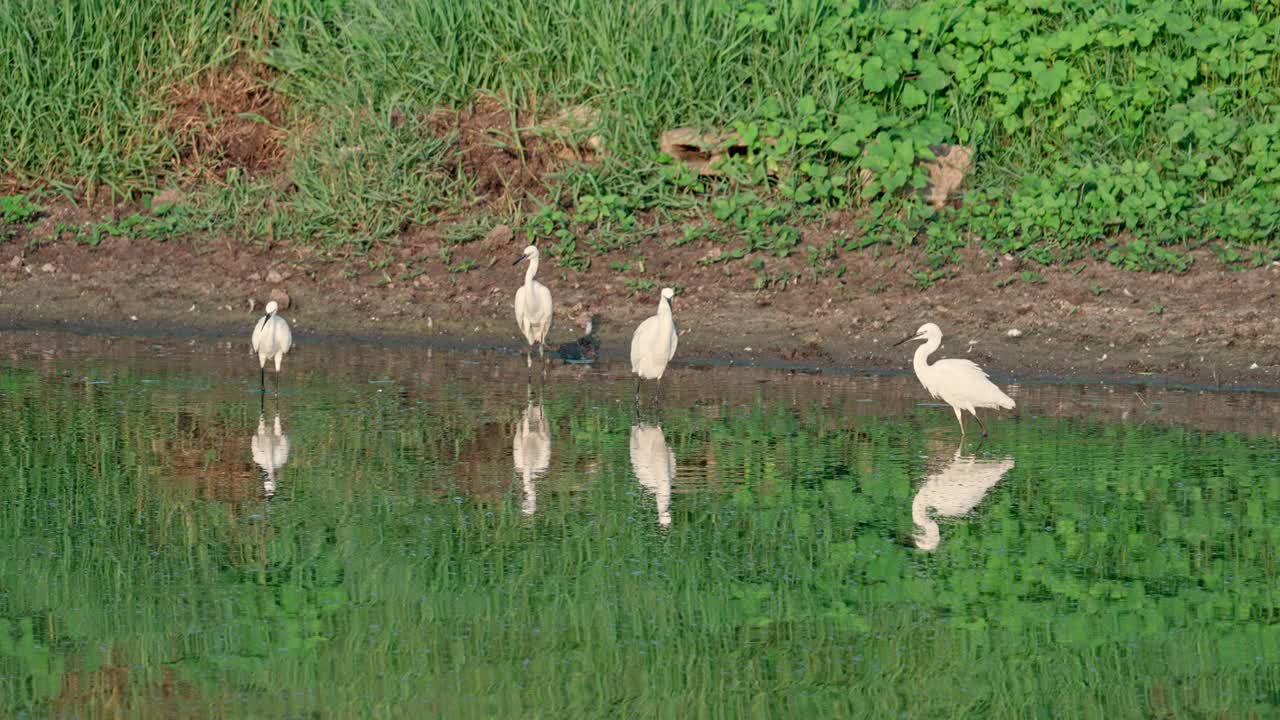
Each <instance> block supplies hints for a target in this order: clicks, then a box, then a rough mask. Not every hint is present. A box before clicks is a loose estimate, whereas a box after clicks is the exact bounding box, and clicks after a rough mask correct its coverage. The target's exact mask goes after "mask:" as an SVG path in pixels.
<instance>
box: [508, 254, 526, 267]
mask: <svg viewBox="0 0 1280 720" xmlns="http://www.w3.org/2000/svg"><path fill="white" fill-rule="evenodd" d="M528 259H529V256H528V255H521V256H520V257H518V258H516V261H515V262H513V263H511V264H512V265H519V264H520V261H522V260H528Z"/></svg>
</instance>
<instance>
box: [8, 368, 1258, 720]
mask: <svg viewBox="0 0 1280 720" xmlns="http://www.w3.org/2000/svg"><path fill="white" fill-rule="evenodd" d="M399 352H401V353H409V351H399ZM311 353H312V355H313V356H314V355H317V354H318V353H317V351H315V350H312V351H311ZM410 354H411V353H410ZM73 365H74V364H72V367H70V368H63V369H62V370H63V371H57V370H49V369H45V368H39V367H35V366H33V367H27V368H22V369H18V368H6V369H5V372H6V376H5V380H4V381H3V382H0V469H2V472H0V528H2V532H3V533H4V536H3V541H4V544H5V547H6V552H5V553H3V555H0V675H2V676H3V679H4V682H3V696H2V697H0V702H3V710H2V711H0V714H3V715H6V716H17V717H23V716H27V717H34V716H45V715H49V714H55V715H89V716H94V715H101V714H108V715H109V714H112V713H123V714H128V715H138V716H151V715H161V714H170V715H181V716H192V715H195V716H245V715H253V716H258V717H272V716H278V717H293V716H300V715H308V714H317V715H320V716H336V717H354V716H358V717H404V716H414V715H416V716H450V717H510V716H516V715H521V716H533V717H544V716H545V717H553V716H555V717H680V718H700V717H780V716H786V715H798V714H802V713H806V714H810V715H812V716H815V717H837V716H850V717H877V718H881V717H925V716H937V717H980V718H991V717H1016V718H1026V717H1046V718H1048V717H1099V718H1101V717H1107V718H1114V717H1140V716H1161V717H1164V716H1173V717H1199V716H1215V717H1217V716H1220V715H1221V716H1226V717H1274V716H1276V715H1277V713H1280V670H1277V667H1278V665H1277V663H1276V658H1280V582H1278V581H1277V551H1278V550H1280V523H1278V522H1277V521H1276V518H1278V517H1280V442H1278V441H1277V439H1276V437H1275V435H1274V434H1273V433H1269V434H1259V433H1249V432H1238V431H1219V430H1203V431H1197V430H1190V429H1185V428H1183V427H1179V426H1178V425H1176V424H1172V423H1160V422H1154V421H1151V420H1150V418H1147V419H1144V420H1143V421H1142V422H1134V423H1126V422H1115V421H1106V420H1101V419H1091V415H1090V413H1089V412H1082V413H1076V414H1075V415H1074V416H1073V417H1061V416H1057V417H1055V416H1051V415H1050V414H1047V413H1045V412H1043V411H1040V412H1037V411H1036V410H1035V408H1037V407H1039V408H1060V407H1063V406H1064V404H1065V402H1066V400H1065V399H1068V398H1069V399H1071V400H1072V402H1076V403H1077V404H1079V403H1081V402H1082V403H1083V404H1084V405H1085V406H1088V405H1090V404H1091V403H1092V404H1096V405H1097V406H1098V408H1099V412H1098V415H1099V416H1104V415H1105V413H1103V412H1102V410H1103V409H1105V408H1106V407H1107V405H1108V403H1110V402H1113V400H1112V399H1111V398H1109V397H1108V396H1107V395H1106V393H1105V392H1102V391H1097V392H1095V391H1093V390H1089V389H1081V388H1054V387H1039V388H1035V387H1026V388H1020V391H1021V394H1020V395H1019V404H1020V406H1021V408H1022V410H1021V413H1022V414H1021V415H1019V416H1016V417H1015V416H1010V415H1007V414H1006V415H998V416H993V417H992V420H993V423H992V424H991V427H992V437H991V438H989V439H988V440H987V441H986V442H985V443H982V444H978V443H976V442H970V443H966V445H965V446H964V448H963V450H962V452H961V454H960V455H959V457H957V448H956V444H957V442H958V440H959V438H958V435H957V433H956V432H955V423H954V418H953V417H952V416H951V414H950V413H949V412H946V411H945V410H943V411H939V410H938V409H936V408H927V407H915V403H916V402H917V401H919V400H921V399H923V398H922V393H921V391H919V389H918V388H917V387H915V386H914V385H913V384H912V383H911V382H908V381H905V380H904V381H902V382H897V381H892V382H889V381H886V382H880V383H873V384H867V385H863V384H860V383H859V381H855V380H849V381H847V382H844V383H843V384H839V385H838V386H837V387H834V388H833V387H826V386H820V385H817V384H816V383H817V382H818V381H816V380H813V379H807V378H792V377H788V376H786V375H782V374H774V375H771V376H770V377H772V379H774V380H775V381H776V382H775V383H774V384H772V385H770V386H769V387H768V388H761V387H758V386H757V385H756V384H755V382H754V381H753V380H746V381H742V380H736V379H735V378H736V377H737V376H735V375H734V374H733V373H716V372H706V371H695V370H690V369H685V368H681V369H678V370H677V371H676V372H675V373H673V374H674V377H673V378H672V381H673V387H672V388H671V389H670V396H669V397H667V398H666V399H665V402H664V408H663V409H662V410H661V411H660V412H654V411H653V410H651V409H649V408H641V409H637V408H635V407H634V406H633V405H632V403H631V401H630V392H631V390H632V387H631V385H630V383H629V381H625V380H621V379H619V378H620V376H621V375H622V373H615V374H612V375H606V374H604V373H602V372H600V371H589V372H586V373H585V374H577V375H570V374H566V373H565V372H559V371H557V373H558V374H557V373H553V374H552V376H551V378H550V379H549V380H548V381H547V383H546V384H545V385H544V386H542V387H540V388H539V386H538V385H537V384H536V383H535V385H534V387H533V388H530V389H529V390H528V392H526V389H525V386H524V371H523V367H522V366H521V365H519V364H517V363H516V362H515V361H513V360H510V359H505V358H495V357H490V356H476V357H472V358H470V359H466V360H465V361H462V360H459V359H458V358H447V357H442V356H441V355H440V354H437V356H436V357H435V358H434V359H432V360H429V361H428V360H424V359H420V358H419V359H418V360H415V361H414V362H411V363H405V364H403V365H402V366H397V367H393V368H391V370H390V371H388V370H387V369H386V368H384V367H377V368H371V369H368V371H367V372H365V371H364V369H362V368H356V369H354V370H351V369H335V370H333V372H332V374H331V375H326V374H324V372H323V371H322V369H323V368H324V367H325V365H324V363H323V362H321V361H320V360H319V359H310V358H308V359H307V361H306V363H303V362H301V358H300V359H299V361H298V362H294V363H293V364H292V366H291V367H292V368H293V369H294V372H293V373H286V375H285V387H286V390H288V392H287V393H286V394H284V395H282V396H280V397H278V398H277V397H270V398H267V399H266V402H265V407H261V408H260V404H259V403H260V400H259V398H258V396H257V395H255V394H253V393H252V392H249V391H248V388H249V387H250V385H251V383H250V381H253V382H256V375H254V374H253V373H247V374H245V373H244V372H241V371H243V370H244V367H242V365H244V363H242V362H238V361H237V362H235V363H233V364H228V365H226V366H225V367H224V366H222V365H220V364H218V363H216V362H213V363H210V364H208V365H207V366H204V367H201V368H199V369H197V370H191V369H187V363H186V362H185V361H182V360H179V359H173V360H171V361H167V360H155V361H150V362H149V363H148V364H146V366H145V368H139V367H138V366H137V365H136V364H130V363H129V362H127V361H125V360H123V359H122V360H119V361H112V360H107V361H98V362H97V363H96V365H95V367H94V369H93V371H92V372H90V371H88V370H84V369H81V368H74V367H73ZM308 366H309V368H310V369H305V368H307V367H308ZM415 367H417V368H425V369H419V370H412V369H410V368H415ZM566 372H567V371H566ZM575 372H576V369H575ZM362 373H363V374H362ZM250 375H252V377H249V376H250ZM84 378H91V379H92V380H93V382H88V381H86V380H85V379H84ZM246 378H247V379H246ZM371 378H373V379H377V378H390V379H391V380H392V381H393V382H391V383H381V384H370V383H369V382H368V380H369V379H371ZM102 381H105V382H102ZM795 388H799V389H795ZM695 394H696V395H698V398H697V400H698V402H697V403H695V402H693V401H692V400H691V399H690V397H691V396H692V395H695ZM1082 397H1083V401H1081V400H1080V398H1082ZM867 398H870V399H872V400H873V401H874V402H873V403H870V404H867V403H862V404H860V403H859V401H860V400H864V399H867ZM1211 400H1215V396H1207V399H1197V398H1196V397H1187V398H1184V401H1185V402H1187V403H1192V404H1193V406H1194V403H1197V402H1209V401H1211ZM1277 400H1280V398H1278V399H1277ZM1144 402H1145V401H1144ZM1268 402H1271V401H1270V400H1269V399H1266V398H1264V399H1262V400H1256V399H1255V401H1254V404H1255V407H1256V406H1257V403H1262V404H1263V405H1266V404H1267V403H1268ZM1219 404H1221V403H1219ZM1227 404H1228V405H1229V404H1230V403H1227ZM855 410H856V412H855ZM1194 412H1195V411H1194V407H1193V408H1192V412H1191V414H1194ZM260 414H261V421H262V425H261V427H260V424H259V423H260ZM277 417H278V418H279V423H280V432H279V433H277V432H276V430H275V421H276V418H277ZM264 433H265V434H264ZM281 440H287V444H288V448H287V452H285V453H283V454H282V453H281V452H280V443H281ZM264 458H268V459H269V461H270V463H271V465H272V474H273V477H272V478H270V479H271V480H272V482H274V483H275V487H274V488H273V491H274V494H275V496H274V498H272V499H271V500H269V501H268V500H267V499H265V492H264V482H265V481H266V480H267V478H265V476H264V475H265V473H264V471H263V469H262V465H263V462H264ZM983 471H985V472H988V473H995V474H996V475H997V477H995V478H994V479H992V478H991V477H989V476H988V477H986V479H984V480H981V482H983V483H985V484H986V485H988V486H989V487H986V488H985V491H984V492H981V493H978V494H977V495H978V497H977V498H976V500H974V504H975V505H976V507H974V508H973V509H972V510H971V511H970V512H968V513H967V514H965V515H964V516H963V517H958V518H952V517H947V516H946V515H947V513H946V508H945V505H946V502H948V497H951V499H952V500H954V499H955V495H954V493H953V494H952V495H951V496H948V494H947V493H948V487H952V488H953V489H954V487H960V486H964V485H965V484H966V483H969V482H970V481H972V480H973V478H974V477H976V476H975V475H974V473H979V472H983ZM996 471H998V472H996ZM966 473H968V475H966ZM966 478H967V479H966ZM931 483H932V485H931ZM948 483H951V484H952V485H951V486H948ZM927 488H932V490H930V491H928V492H924V490H925V489H927ZM929 493H933V494H932V495H930V494H929ZM918 495H919V497H918ZM921 497H924V500H921V499H920V498H921ZM931 498H932V499H931ZM965 502H968V501H967V500H966V501H965ZM929 503H932V505H930V504H929ZM913 504H914V505H915V506H917V507H914V508H913ZM962 504H963V503H962ZM922 508H923V510H924V513H925V516H926V517H927V518H928V519H930V520H932V521H934V522H936V528H935V532H933V534H930V532H928V531H927V529H922V528H921V527H917V522H915V521H913V510H916V511H920V510H921V509H922ZM918 519H919V517H917V520H918ZM920 545H925V546H932V547H933V549H932V551H925V550H922V549H921V548H920V547H918V546H920Z"/></svg>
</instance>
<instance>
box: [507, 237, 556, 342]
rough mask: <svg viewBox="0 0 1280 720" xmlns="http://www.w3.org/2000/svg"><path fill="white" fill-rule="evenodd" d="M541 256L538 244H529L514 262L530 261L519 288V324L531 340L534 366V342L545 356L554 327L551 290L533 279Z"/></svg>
mask: <svg viewBox="0 0 1280 720" xmlns="http://www.w3.org/2000/svg"><path fill="white" fill-rule="evenodd" d="M538 258H539V253H538V248H537V247H535V246H533V245H530V246H529V247H527V248H525V249H524V253H523V254H521V256H520V257H519V258H518V259H517V260H516V262H515V263H513V264H518V263H520V262H522V261H524V260H528V261H529V269H528V270H525V272H524V284H523V285H521V286H520V289H519V290H516V324H517V325H519V326H520V332H522V333H524V339H525V341H527V342H528V343H529V358H528V361H527V364H528V365H529V367H533V344H534V343H537V344H538V357H542V356H543V354H544V352H545V351H546V345H547V332H548V331H549V330H551V309H552V306H551V291H550V290H548V289H547V287H546V286H545V285H543V284H542V283H540V282H538V281H537V280H534V279H533V276H534V275H537V274H538Z"/></svg>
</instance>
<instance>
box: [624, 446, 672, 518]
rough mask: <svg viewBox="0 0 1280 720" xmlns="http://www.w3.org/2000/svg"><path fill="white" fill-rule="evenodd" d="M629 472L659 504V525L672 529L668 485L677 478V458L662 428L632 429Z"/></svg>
mask: <svg viewBox="0 0 1280 720" xmlns="http://www.w3.org/2000/svg"><path fill="white" fill-rule="evenodd" d="M631 469H632V470H633V471H635V474H636V479H637V480H639V481H640V484H641V485H643V486H644V488H645V489H646V490H648V491H649V492H651V493H653V494H654V496H655V497H656V498H657V501H658V523H659V524H660V525H662V526H663V527H667V526H669V525H671V481H672V480H673V479H674V478H675V476H676V454H675V453H674V452H672V451H671V448H669V447H667V438H666V437H665V436H664V435H663V434H662V426H660V425H650V424H648V423H638V424H636V425H632V426H631Z"/></svg>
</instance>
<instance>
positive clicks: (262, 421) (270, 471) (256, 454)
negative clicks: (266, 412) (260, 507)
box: [249, 415, 289, 498]
mask: <svg viewBox="0 0 1280 720" xmlns="http://www.w3.org/2000/svg"><path fill="white" fill-rule="evenodd" d="M249 446H250V447H251V448H252V449H253V461H254V462H255V463H257V465H258V467H259V468H262V476H263V479H262V489H263V492H264V493H265V494H266V496H267V497H268V498H271V497H272V496H274V495H275V494H276V473H278V472H279V471H280V468H282V467H284V466H285V463H287V462H289V435H288V433H286V432H284V429H283V428H281V427H280V416H279V415H276V416H275V423H274V427H273V429H272V430H268V429H267V419H266V417H265V416H263V415H259V416H258V432H257V434H255V435H254V436H253V438H252V439H251V440H250V441H249Z"/></svg>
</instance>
